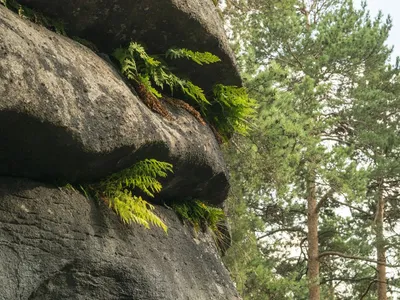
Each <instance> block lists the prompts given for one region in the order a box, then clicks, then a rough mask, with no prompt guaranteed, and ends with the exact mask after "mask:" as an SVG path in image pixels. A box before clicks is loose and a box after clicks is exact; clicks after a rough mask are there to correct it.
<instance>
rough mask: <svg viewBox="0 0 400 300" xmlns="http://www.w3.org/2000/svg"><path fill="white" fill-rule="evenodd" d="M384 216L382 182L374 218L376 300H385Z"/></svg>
mask: <svg viewBox="0 0 400 300" xmlns="http://www.w3.org/2000/svg"><path fill="white" fill-rule="evenodd" d="M384 215H385V199H384V197H383V180H380V183H379V192H378V203H377V210H376V216H375V234H376V253H377V260H378V265H377V270H378V272H377V284H378V300H387V291H386V290H387V285H386V249H385V236H384V231H383V222H384Z"/></svg>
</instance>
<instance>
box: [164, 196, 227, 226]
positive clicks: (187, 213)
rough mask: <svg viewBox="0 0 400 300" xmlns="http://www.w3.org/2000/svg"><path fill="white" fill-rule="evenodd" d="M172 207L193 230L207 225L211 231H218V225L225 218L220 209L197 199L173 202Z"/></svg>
mask: <svg viewBox="0 0 400 300" xmlns="http://www.w3.org/2000/svg"><path fill="white" fill-rule="evenodd" d="M172 209H173V210H174V211H175V212H176V213H177V214H178V216H179V217H181V218H182V219H183V220H187V221H189V222H190V223H191V224H192V225H193V227H194V228H195V230H199V229H201V228H202V229H205V228H206V227H209V228H210V229H211V230H212V231H213V232H218V231H219V230H218V225H220V224H221V222H224V220H225V214H224V211H223V210H222V209H220V208H216V207H212V206H208V205H205V204H204V203H203V202H201V201H199V200H194V201H186V202H177V203H173V204H172Z"/></svg>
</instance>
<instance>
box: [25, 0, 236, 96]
mask: <svg viewBox="0 0 400 300" xmlns="http://www.w3.org/2000/svg"><path fill="white" fill-rule="evenodd" d="M18 2H20V3H21V4H25V5H27V6H29V7H31V8H34V9H37V10H38V11H40V12H43V13H44V14H45V15H46V16H49V17H51V18H55V19H57V20H61V21H62V22H63V23H64V24H65V28H66V31H67V33H68V34H69V35H71V36H74V35H75V36H79V37H80V38H84V39H87V40H89V41H90V42H92V43H94V44H95V45H96V46H97V47H98V48H99V50H100V51H102V52H105V53H107V54H109V53H111V52H112V51H113V50H114V49H115V48H118V47H121V46H126V45H127V44H128V43H129V42H130V41H132V40H133V41H138V42H140V43H143V44H144V45H145V46H146V47H147V49H148V51H149V52H150V53H153V54H161V53H165V51H166V50H167V49H169V48H171V47H180V48H182V47H184V48H189V49H191V50H196V51H209V52H212V53H214V54H215V55H217V56H218V57H220V58H221V60H222V62H220V63H217V64H213V65H208V66H198V65H196V64H194V63H188V62H185V63H178V62H177V63H176V65H175V66H176V67H177V70H178V73H181V74H184V75H187V76H189V78H190V79H191V80H192V81H193V82H195V83H197V84H198V85H200V86H201V87H203V88H204V90H205V91H210V90H211V88H212V86H213V85H214V84H215V83H223V84H227V85H240V84H241V79H240V76H239V73H238V70H237V68H236V64H235V59H234V57H233V54H232V51H231V49H230V47H229V45H228V42H227V38H226V36H225V31H224V28H223V23H222V21H221V19H220V17H219V15H218V13H217V11H216V8H215V6H214V4H213V1H212V0H107V1H105V0H19V1H18Z"/></svg>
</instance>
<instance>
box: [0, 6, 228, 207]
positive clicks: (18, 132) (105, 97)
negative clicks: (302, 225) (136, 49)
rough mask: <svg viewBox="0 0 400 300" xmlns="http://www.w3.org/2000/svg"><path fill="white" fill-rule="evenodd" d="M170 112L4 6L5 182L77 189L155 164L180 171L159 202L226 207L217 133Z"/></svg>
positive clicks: (1, 120)
mask: <svg viewBox="0 0 400 300" xmlns="http://www.w3.org/2000/svg"><path fill="white" fill-rule="evenodd" d="M66 3H68V2H67V1H66ZM64 9H67V8H64ZM88 18H89V17H88ZM171 112H172V114H173V116H174V117H175V120H174V121H168V120H166V119H165V118H162V117H161V116H159V115H158V114H155V113H153V112H151V111H150V110H149V109H148V108H147V107H146V106H145V105H143V104H142V102H141V101H139V100H138V98H137V97H136V96H135V95H134V94H133V93H132V91H131V90H130V88H129V87H128V86H127V85H126V84H125V83H124V81H123V80H122V79H121V77H120V75H119V74H118V73H117V72H116V71H115V70H114V69H113V68H112V67H111V66H110V65H109V64H108V63H107V62H105V61H103V60H102V59H101V58H100V57H98V56H97V55H96V54H94V53H93V52H92V51H90V50H88V49H87V48H85V47H84V46H82V45H80V44H78V43H76V42H74V41H72V40H70V39H68V38H65V37H62V36H60V35H57V34H55V33H52V32H50V31H48V30H46V29H44V28H42V27H39V26H37V25H35V24H32V23H30V22H27V21H25V20H23V19H21V18H19V17H18V16H17V15H15V14H14V13H12V12H10V11H8V10H7V9H5V8H4V7H3V6H1V5H0V141H1V145H0V174H3V175H12V176H22V177H28V178H36V179H43V180H47V179H51V180H54V179H63V180H66V181H69V182H71V183H72V182H76V181H84V180H95V179H98V178H100V177H103V176H105V175H108V174H110V173H112V172H115V171H117V170H121V169H123V168H126V167H128V166H130V165H132V163H133V162H135V161H137V160H139V159H143V158H156V159H159V160H164V161H169V162H171V163H173V165H174V170H175V173H174V175H173V176H170V177H168V179H167V181H166V182H165V183H164V186H165V188H164V190H163V194H162V195H161V196H163V197H164V198H165V197H167V198H168V197H169V198H176V197H180V198H184V197H197V198H200V199H203V200H206V201H209V202H213V203H221V202H222V201H223V200H224V199H225V197H226V194H227V191H228V187H229V183H228V179H227V173H226V168H225V165H224V162H223V159H222V156H221V153H220V150H219V146H218V144H217V142H216V141H215V138H214V136H213V134H212V132H211V130H210V129H209V128H208V127H207V126H203V125H201V124H199V123H198V122H197V121H196V120H195V119H194V118H193V117H192V116H191V115H190V114H188V113H187V112H186V111H181V110H178V109H176V108H171Z"/></svg>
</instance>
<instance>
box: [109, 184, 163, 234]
mask: <svg viewBox="0 0 400 300" xmlns="http://www.w3.org/2000/svg"><path fill="white" fill-rule="evenodd" d="M109 207H111V208H112V209H113V210H114V211H115V212H116V213H117V215H119V216H120V218H121V219H122V221H123V222H124V223H128V224H129V223H132V222H134V223H137V224H140V225H143V226H144V227H146V228H150V224H152V225H154V226H157V227H161V228H162V229H163V230H164V231H165V232H167V230H168V228H167V226H166V225H165V223H164V222H163V221H162V220H161V219H160V218H159V217H158V216H157V215H155V214H154V213H153V212H152V211H153V210H154V206H152V205H151V204H149V203H148V202H147V201H145V200H143V199H142V198H141V197H136V196H132V192H130V191H128V190H126V189H125V190H123V191H116V192H115V193H114V195H113V197H111V198H109Z"/></svg>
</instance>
